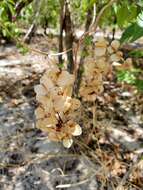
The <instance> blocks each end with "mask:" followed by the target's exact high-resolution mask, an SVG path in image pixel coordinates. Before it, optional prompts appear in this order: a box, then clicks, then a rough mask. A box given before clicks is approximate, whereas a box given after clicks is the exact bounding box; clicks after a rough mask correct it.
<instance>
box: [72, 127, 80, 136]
mask: <svg viewBox="0 0 143 190" xmlns="http://www.w3.org/2000/svg"><path fill="white" fill-rule="evenodd" d="M81 134H82V129H81V127H80V125H78V124H77V125H76V126H75V130H74V132H73V133H72V135H73V136H79V135H81Z"/></svg>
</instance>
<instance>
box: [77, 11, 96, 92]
mask: <svg viewBox="0 0 143 190" xmlns="http://www.w3.org/2000/svg"><path fill="white" fill-rule="evenodd" d="M92 14H93V7H91V8H90V9H89V10H88V12H87V20H86V23H85V32H87V31H88V30H89V27H90V25H91V22H92ZM87 51H88V50H87V47H86V45H83V47H82V50H81V58H80V62H79V68H78V70H77V77H76V83H75V88H74V94H75V95H77V96H78V93H79V88H80V84H81V80H82V74H83V72H84V59H85V54H86V52H87Z"/></svg>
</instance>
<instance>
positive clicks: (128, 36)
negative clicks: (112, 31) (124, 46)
mask: <svg viewBox="0 0 143 190" xmlns="http://www.w3.org/2000/svg"><path fill="white" fill-rule="evenodd" d="M142 36H143V27H140V26H139V25H138V24H137V23H133V24H131V25H130V26H129V27H127V28H126V30H125V31H124V32H123V34H122V36H121V39H120V42H121V43H125V42H134V41H135V40H137V39H139V38H140V37H142Z"/></svg>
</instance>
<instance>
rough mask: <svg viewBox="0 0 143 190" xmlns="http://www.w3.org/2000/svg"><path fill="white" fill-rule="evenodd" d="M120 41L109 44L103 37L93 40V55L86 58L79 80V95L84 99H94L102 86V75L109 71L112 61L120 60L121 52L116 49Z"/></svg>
mask: <svg viewBox="0 0 143 190" xmlns="http://www.w3.org/2000/svg"><path fill="white" fill-rule="evenodd" d="M119 46H120V43H119V42H118V41H116V40H114V41H112V43H111V44H110V45H109V43H108V41H107V40H105V39H104V38H99V39H98V40H96V42H95V49H94V57H92V58H88V57H87V58H86V61H85V65H84V77H83V80H82V82H81V87H80V91H79V93H80V96H81V97H82V99H83V100H84V101H95V100H96V98H97V96H98V95H100V94H101V93H102V92H103V90H104V88H103V77H104V76H106V74H107V73H108V71H109V68H110V66H111V63H112V62H115V61H119V60H122V59H123V58H122V56H123V54H122V52H121V51H118V48H119Z"/></svg>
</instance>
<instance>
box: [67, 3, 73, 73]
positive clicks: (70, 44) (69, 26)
mask: <svg viewBox="0 0 143 190" xmlns="http://www.w3.org/2000/svg"><path fill="white" fill-rule="evenodd" d="M73 42H74V35H73V25H72V21H71V14H70V10H69V3H68V2H67V1H65V46H66V50H69V51H68V52H67V59H68V65H67V69H68V71H69V72H70V73H73V71H74V60H73Z"/></svg>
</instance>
